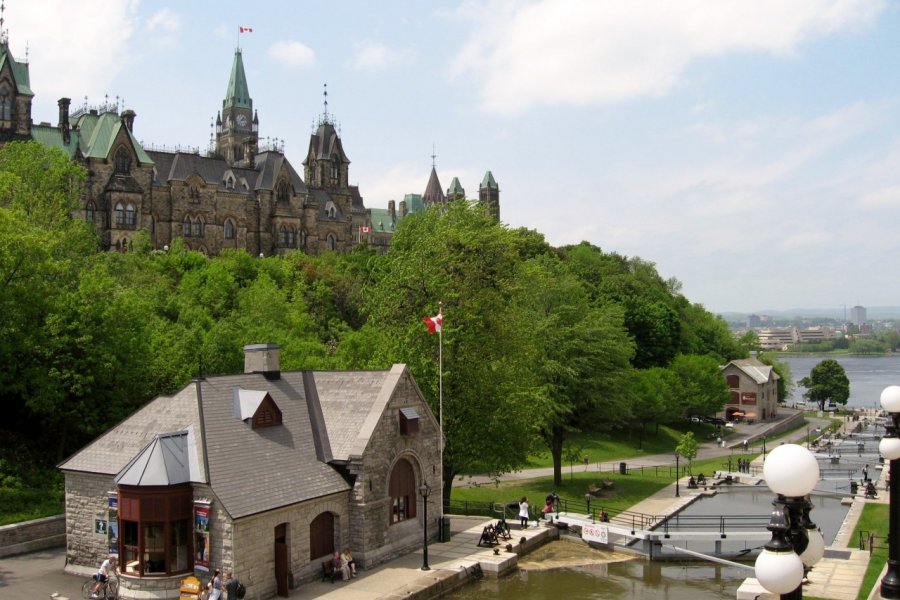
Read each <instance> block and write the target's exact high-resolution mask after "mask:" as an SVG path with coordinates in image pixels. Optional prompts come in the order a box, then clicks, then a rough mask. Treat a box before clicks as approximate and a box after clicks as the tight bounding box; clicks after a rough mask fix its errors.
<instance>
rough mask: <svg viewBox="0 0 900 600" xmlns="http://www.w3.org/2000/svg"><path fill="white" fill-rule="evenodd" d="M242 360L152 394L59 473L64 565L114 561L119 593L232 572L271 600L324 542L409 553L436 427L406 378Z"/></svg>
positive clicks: (160, 593)
mask: <svg viewBox="0 0 900 600" xmlns="http://www.w3.org/2000/svg"><path fill="white" fill-rule="evenodd" d="M244 352H245V368H244V371H245V372H244V373H243V374H237V375H225V376H217V377H208V378H205V379H196V380H194V381H193V382H191V383H190V384H188V385H187V386H186V387H185V388H184V389H182V390H181V391H180V392H178V393H176V394H174V395H173V396H160V397H158V398H156V399H154V400H152V401H151V402H149V403H148V404H146V405H145V406H144V407H142V408H141V409H139V410H138V411H137V412H135V413H134V414H133V415H131V416H130V417H129V418H127V419H126V420H124V421H123V422H122V423H120V424H119V425H116V426H115V427H113V428H112V429H111V430H109V431H108V432H106V433H105V434H103V435H101V436H100V437H99V438H97V439H96V440H95V441H94V442H92V443H91V444H89V445H88V446H86V447H85V448H83V449H82V450H80V451H79V452H78V453H76V454H75V455H74V456H72V457H71V458H69V459H68V460H66V461H65V462H63V463H62V464H61V465H60V469H61V470H62V471H63V473H64V475H65V489H66V533H67V535H66V538H67V546H68V547H67V565H68V567H67V568H69V569H70V570H72V569H77V568H78V567H88V568H94V569H96V566H97V565H99V564H100V562H101V561H102V560H103V559H104V558H105V557H106V556H107V554H109V553H112V554H115V555H118V556H119V565H120V568H121V569H122V571H123V572H122V575H121V577H120V585H121V589H120V597H122V598H172V597H175V596H176V595H177V594H178V589H179V585H180V581H181V580H182V579H183V578H185V577H186V576H188V575H191V574H195V573H196V574H197V575H199V576H200V577H201V579H202V580H204V581H205V580H206V579H208V578H209V573H210V572H211V571H212V570H213V569H215V568H219V569H223V572H225V571H227V570H233V571H234V573H235V576H237V577H238V578H239V579H240V580H241V581H243V582H244V583H245V584H246V585H247V588H248V598H250V597H252V598H271V597H273V596H275V595H278V596H283V597H286V596H288V594H289V588H290V587H292V586H294V587H295V586H297V585H302V584H303V583H304V582H307V581H310V580H314V579H319V578H321V576H322V562H323V561H324V560H326V559H328V558H330V556H331V554H332V553H333V552H334V551H335V550H336V549H337V550H340V549H342V548H344V547H349V548H351V549H352V550H353V553H354V558H355V559H356V561H357V564H358V566H359V568H363V569H367V568H371V567H372V566H374V565H377V564H379V563H383V562H385V561H388V560H390V559H391V558H393V557H395V556H397V555H399V554H403V553H406V552H410V551H412V550H415V549H417V548H420V547H421V545H422V537H423V528H424V515H426V514H430V515H432V516H434V517H436V516H437V515H439V514H440V512H439V508H440V507H439V502H440V498H441V494H440V482H441V481H442V472H441V456H440V446H441V444H440V435H441V434H440V426H439V424H438V422H437V419H435V417H434V414H433V413H432V412H431V410H430V409H429V407H428V405H427V404H426V403H425V401H424V400H423V398H422V394H421V391H420V390H419V388H418V386H417V385H416V382H415V380H414V379H413V376H412V374H411V373H410V372H409V369H408V368H407V367H406V366H405V365H394V367H393V368H392V369H390V370H388V371H353V372H337V371H333V372H310V371H302V372H284V373H282V372H281V371H280V368H279V348H278V346H277V345H275V344H253V345H248V346H245V348H244ZM426 482H427V483H428V485H429V486H431V488H432V489H433V490H434V492H435V493H433V494H429V495H427V496H426V497H425V498H423V496H422V495H421V494H420V493H419V487H420V486H421V485H423V484H424V483H426ZM424 502H428V504H429V506H428V507H427V508H426V507H425V505H424ZM437 531H438V527H429V528H428V532H429V534H432V533H435V534H436V533H437ZM430 537H434V535H431V536H430Z"/></svg>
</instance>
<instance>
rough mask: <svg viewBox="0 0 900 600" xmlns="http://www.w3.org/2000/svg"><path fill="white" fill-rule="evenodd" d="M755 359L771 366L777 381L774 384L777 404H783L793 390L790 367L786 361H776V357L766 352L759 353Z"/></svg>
mask: <svg viewBox="0 0 900 600" xmlns="http://www.w3.org/2000/svg"><path fill="white" fill-rule="evenodd" d="M756 357H757V358H758V359H759V361H760V362H761V363H763V364H766V365H769V366H771V367H772V369H774V371H775V374H776V375H778V381H777V382H776V386H777V389H778V402H781V403H784V402H785V401H787V399H788V397H790V395H791V391H793V389H794V378H793V373H791V365H789V364H788V363H787V362H786V361H780V360H778V358H777V357H776V355H774V354H771V353H768V352H761V353H759V354H757V356H756Z"/></svg>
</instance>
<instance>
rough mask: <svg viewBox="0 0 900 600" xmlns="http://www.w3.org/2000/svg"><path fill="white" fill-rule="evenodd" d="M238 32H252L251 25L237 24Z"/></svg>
mask: <svg viewBox="0 0 900 600" xmlns="http://www.w3.org/2000/svg"><path fill="white" fill-rule="evenodd" d="M238 33H253V28H252V27H247V26H246V25H240V26H238Z"/></svg>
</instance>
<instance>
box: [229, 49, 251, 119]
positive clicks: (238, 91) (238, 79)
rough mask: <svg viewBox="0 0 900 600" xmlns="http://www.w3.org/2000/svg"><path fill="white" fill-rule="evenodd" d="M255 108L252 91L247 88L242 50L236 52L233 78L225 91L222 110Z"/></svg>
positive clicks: (232, 72) (232, 66)
mask: <svg viewBox="0 0 900 600" xmlns="http://www.w3.org/2000/svg"><path fill="white" fill-rule="evenodd" d="M229 107H234V108H250V109H252V108H253V100H251V99H250V90H249V88H248V87H247V76H246V75H245V74H244V60H243V58H242V56H241V49H240V48H237V49H236V50H235V51H234V63H232V65H231V77H229V79H228V89H227V90H226V91H225V101H224V102H223V103H222V108H229Z"/></svg>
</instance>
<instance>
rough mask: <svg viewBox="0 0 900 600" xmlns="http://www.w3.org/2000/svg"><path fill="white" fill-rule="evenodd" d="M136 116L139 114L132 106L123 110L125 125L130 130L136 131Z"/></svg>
mask: <svg viewBox="0 0 900 600" xmlns="http://www.w3.org/2000/svg"><path fill="white" fill-rule="evenodd" d="M135 116H137V115H136V114H135V112H134V111H133V110H131V109H130V108H129V109H128V110H123V111H122V122H123V123H125V127H127V128H128V131H131V132H134V117H135Z"/></svg>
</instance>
